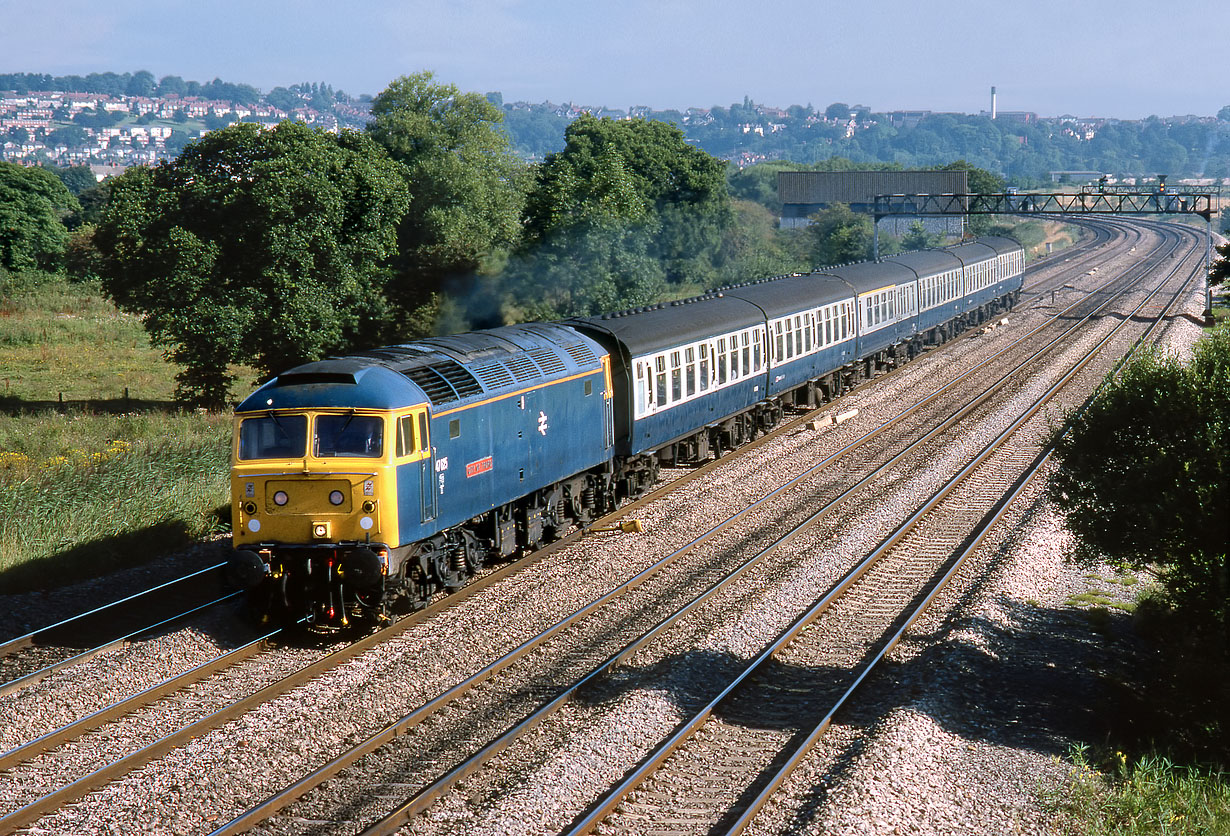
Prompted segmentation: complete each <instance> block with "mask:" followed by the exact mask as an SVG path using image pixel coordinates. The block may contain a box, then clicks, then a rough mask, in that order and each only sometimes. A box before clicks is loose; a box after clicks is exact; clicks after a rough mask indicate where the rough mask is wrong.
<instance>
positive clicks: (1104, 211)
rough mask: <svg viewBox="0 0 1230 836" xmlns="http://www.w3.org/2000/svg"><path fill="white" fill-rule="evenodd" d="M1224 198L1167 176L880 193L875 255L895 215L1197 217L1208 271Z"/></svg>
mask: <svg viewBox="0 0 1230 836" xmlns="http://www.w3.org/2000/svg"><path fill="white" fill-rule="evenodd" d="M1220 198H1221V190H1220V189H1211V188H1208V187H1204V186H1195V187H1193V186H1178V187H1173V186H1167V184H1166V179H1165V177H1161V178H1159V182H1158V183H1157V184H1156V185H1153V186H1143V187H1142V186H1109V185H1105V184H1099V185H1098V186H1086V187H1085V188H1084V189H1083V190H1082V191H1080V192H1028V193H1017V192H1004V193H1002V194H999V193H988V194H889V195H876V197H875V203H874V204H873V207H872V215H873V216H874V218H875V224H874V225H873V226H874V230H875V240H874V255H875V258H877V259H878V258H879V257H880V225H879V221H880V219H881V218H887V217H892V216H894V215H1199V216H1200V217H1202V218H1204V220H1205V247H1204V264H1205V272H1206V273H1207V272H1208V269H1209V268H1210V266H1211V265H1212V262H1213V214H1214V212H1216V211H1217V210H1218V207H1219V203H1220ZM1206 297H1207V290H1206ZM1208 307H1210V305H1209V304H1206V308H1208ZM1206 315H1207V312H1206Z"/></svg>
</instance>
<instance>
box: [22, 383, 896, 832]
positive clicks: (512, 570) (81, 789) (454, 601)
mask: <svg viewBox="0 0 1230 836" xmlns="http://www.w3.org/2000/svg"><path fill="white" fill-rule="evenodd" d="M905 368H909V367H908V366H907V367H905ZM801 423H802V419H800V420H799V421H796V422H793V423H792V424H790V425H787V426H786V427H783V428H782V429H781V430H779V431H778V433H777V434H775V436H774V437H778V436H779V435H780V434H783V433H785V434H789V433H793V432H798V431H799V426H800V424H801ZM767 441H768V440H767V439H766V440H762V441H760V442H759V443H760V444H764V443H767ZM752 449H754V447H753V448H752ZM723 462H724V463H728V460H727V459H724V460H723ZM715 466H716V465H711V466H710V467H715ZM707 472H708V471H707V470H706V469H701V470H698V471H696V472H693V473H692V474H690V475H689V479H687V480H684V483H685V484H686V482H687V481H691V480H692V479H699V478H701V477H702V476H703V475H705V473H707ZM673 489H677V488H673ZM666 490H667V489H666V488H664V489H661V490H659V491H658V492H657V493H655V494H653V495H650V496H649V497H646V498H645V499H644V500H642V501H641V502H640V503H638V504H636V505H634V506H632V507H631V508H630V509H624V510H623V512H622V513H625V514H626V513H629V512H630V511H635V510H636V509H637V508H639V507H642V506H644V505H647V504H649V503H651V502H653V501H654V500H656V499H657V498H659V497H660V496H661V495H662V494H663V492H664V491H666ZM744 539H745V541H746V540H747V538H746V537H745V538H744ZM569 542H570V541H564V542H562V543H560V544H557V545H556V546H555V547H552V549H551V550H550V551H551V552H554V551H556V550H559V549H562V548H564V547H565V546H566V545H568V544H569ZM537 559H538V558H537V557H536V558H535V559H534V560H529V561H528V562H519V563H518V564H513V565H511V566H508V567H504V569H501V570H499V571H498V572H496V573H493V574H492V575H491V576H489V577H490V578H491V580H490V581H488V580H486V579H484V580H483V581H482V582H481V583H479V584H476V585H474V586H475V587H476V588H475V589H473V590H470V591H469V593H468V595H474V594H477V593H479V592H481V591H482V590H483V589H486V588H487V587H488V586H491V585H494V584H495V583H498V582H499V580H500V579H502V578H505V577H508V576H509V575H512V574H516V573H517V572H520V571H522V570H523V569H524V568H526V567H527V566H528V565H531V563H533V562H535V561H536V560H537ZM696 571H700V570H696ZM696 571H694V572H693V575H695V573H696ZM641 582H643V580H642V581H638V582H637V583H632V582H631V581H629V584H631V586H630V588H634V587H635V586H637V585H639V583H641ZM467 589H469V588H467ZM468 595H464V596H454V598H450V599H446V601H447V602H451V603H448V604H447V605H443V606H441V607H440V609H438V610H437V609H432V610H431V611H424V612H423V613H420V614H416V616H414V617H412V618H411V619H409V620H408V622H407V623H406V624H405V626H404V627H403V628H402V629H403V630H405V629H409V628H410V627H412V626H415V625H416V624H418V623H421V622H423V621H425V620H426V619H429V618H431V617H434V615H436V614H437V613H438V612H440V611H442V610H444V609H449V608H452V607H454V606H456V605H460V604H461V603H462V601H464V600H465V598H466V597H468ZM574 625H575V622H573V623H572V624H569V625H565V626H562V627H559V628H558V629H557V630H556V633H560V632H565V631H567V630H572V629H576V628H575V626H574ZM389 638H390V635H389V634H382V636H381V637H380V638H379V639H378V640H377V641H378V642H379V641H387V640H388V639H389ZM375 643H377V642H373V643H372V644H371V645H368V646H374V644H375ZM363 649H364V648H359V649H356V650H354V651H352V652H351V655H350V656H349V657H347V658H355V657H356V656H358V655H359V654H361V653H362V652H363ZM342 661H345V660H342ZM514 661H515V660H514ZM512 664H514V662H509V663H508V664H507V665H506V666H505V667H511V666H512ZM330 665H332V663H330ZM328 669H329V667H327V666H318V667H315V668H314V669H313V670H314V673H311V674H308V675H307V676H306V679H310V678H312V677H314V676H315V677H318V676H320V675H321V674H322V673H323V672H324V671H325V670H328ZM504 669H505V668H500V669H499V670H504ZM494 673H495V671H491V672H489V673H488V674H487V675H486V676H484V677H483V678H488V677H490V676H491V675H493V674H494ZM306 679H304V680H300V681H299V682H298V683H291V684H287V685H285V686H284V687H283V686H282V685H279V686H278V688H279V689H280V690H277V694H284V693H286V692H287V691H288V690H290V689H293V688H295V687H298V684H301V683H302V681H306ZM277 694H275V693H274V692H272V691H271V692H268V693H266V694H265V697H262V698H261V699H259V700H256V701H255V702H249V703H248V704H247V709H243V710H250V709H251V708H252V706H254V705H256V704H258V703H259V702H262V701H265V698H273V697H274V696H276V695H277ZM460 696H461V692H458V693H457V694H455V695H454V697H453V699H457V698H460ZM253 699H255V696H253ZM450 701H451V700H450ZM241 713H242V710H241ZM430 713H431V712H430V711H428V712H426V713H424V714H423V715H422V716H427V714H430ZM231 716H235V715H231ZM215 720H216V722H213V723H212V726H208V727H216V726H217V725H219V724H220V723H223V722H228V721H229V717H222V716H219V717H217V718H215ZM406 728H409V726H407V727H406ZM206 730H207V727H206V726H198V727H197V728H196V729H195V731H192V732H190V733H187V734H186V736H180V737H178V738H176V739H175V740H174V741H172V742H169V743H164V744H163V749H162V751H166V749H167V748H169V747H173V746H177V745H181V744H182V743H183V742H184V741H185V740H187V739H191V738H193V737H197V736H199V735H200V734H203V733H204V731H206ZM404 731H405V728H403V729H402V730H401V731H399V732H395V733H401V732H404ZM158 756H159V754H158V753H157V752H154V753H151V754H150V755H149V757H146V756H141V758H137V759H136V760H130V761H128V764H127V767H126V768H125V769H122V770H120V771H119V772H116V773H113V774H112V775H111V776H110V777H111V779H114V778H115V777H116V776H117V775H119V774H123V773H124V772H126V771H127V770H128V769H131V768H133V767H134V766H135V765H137V764H138V762H147V761H148V760H149V759H150V758H152V757H158ZM90 789H92V787H89V786H84V785H82V786H78V787H77V788H76V789H75V790H74V792H73V793H71V794H69V795H72V796H73V797H80V796H81V795H82V794H84V793H85V792H88V791H90ZM69 795H62V796H60V797H59V798H58V799H56V801H55V802H53V803H51V804H50V806H49V807H48V808H46V809H51V808H52V807H55V806H57V805H58V804H62V803H64V802H65V800H67V799H68V797H69ZM26 815H27V819H28V816H29V815H33V813H30V814H26ZM18 821H19V820H18V819H9V820H8V822H7V823H6V821H5V820H0V830H3V829H5V828H6V827H8V826H9V825H12V826H20V825H18V824H15V823H16V822H18Z"/></svg>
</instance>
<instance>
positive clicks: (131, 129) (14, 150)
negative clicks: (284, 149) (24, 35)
mask: <svg viewBox="0 0 1230 836" xmlns="http://www.w3.org/2000/svg"><path fill="white" fill-rule="evenodd" d="M286 119H294V120H297V121H300V122H305V123H307V124H309V125H313V126H318V127H321V128H323V129H325V130H327V131H334V132H336V131H338V130H340V129H341V128H342V127H351V128H361V127H362V126H363V125H364V124H366V122H367V119H368V110H367V107H366V103H365V102H355V103H353V104H352V103H350V102H349V101H347V102H334V103H332V107H331V108H330V109H329V110H327V111H322V110H317V109H315V108H313V107H312V106H311V105H310V104H308V103H307V102H306V101H305V102H304V103H303V104H301V105H300V106H298V107H293V108H279V107H274V106H273V105H270V104H267V103H263V102H261V103H256V104H251V105H245V104H239V103H236V102H231V101H220V100H216V99H207V98H202V97H199V96H182V97H181V96H167V97H151V96H125V95H118V96H114V95H106V94H102V93H70V92H63V91H39V92H30V93H15V92H12V91H9V92H3V91H0V137H2V138H3V142H0V159H4V160H7V161H9V162H16V163H24V164H28V165H35V164H45V163H51V164H54V165H58V166H79V165H85V166H89V167H90V168H91V170H93V171H94V173H95V175H96V176H98V178H99V179H102V177H103V176H105V175H107V174H112V173H118V172H119V171H122V170H123V169H125V168H128V167H129V166H133V165H145V164H151V163H156V162H158V161H159V160H164V159H169V158H173V157H176V156H178V155H179V153H180V151H182V150H183V148H184V146H185V145H186V144H187V143H189V142H191V141H192V140H195V139H199V138H200V137H201V136H203V135H204V134H206V133H208V132H209V131H211V130H216V129H218V128H221V127H225V126H226V125H230V124H233V123H235V122H257V123H260V124H265V125H270V126H272V125H276V124H277V123H279V122H281V121H283V120H286Z"/></svg>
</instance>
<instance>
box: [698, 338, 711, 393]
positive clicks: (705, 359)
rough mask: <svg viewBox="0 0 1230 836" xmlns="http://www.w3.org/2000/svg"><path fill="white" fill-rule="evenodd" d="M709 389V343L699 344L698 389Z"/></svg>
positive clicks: (703, 390)
mask: <svg viewBox="0 0 1230 836" xmlns="http://www.w3.org/2000/svg"><path fill="white" fill-rule="evenodd" d="M708 389H709V343H701V345H700V391H702V392H705V391H707V390H708Z"/></svg>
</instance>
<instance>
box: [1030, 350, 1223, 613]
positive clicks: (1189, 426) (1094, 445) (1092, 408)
mask: <svg viewBox="0 0 1230 836" xmlns="http://www.w3.org/2000/svg"><path fill="white" fill-rule="evenodd" d="M1054 444H1055V450H1056V453H1057V455H1058V457H1059V461H1060V463H1061V467H1060V470H1059V472H1058V473H1057V474H1056V476H1055V479H1054V480H1053V482H1052V488H1051V494H1052V496H1053V498H1054V499H1055V501H1056V502H1057V504H1058V505H1059V507H1060V508H1061V509H1062V510H1063V511H1064V513H1065V520H1066V525H1067V527H1068V529H1069V530H1071V531H1072V532H1073V533H1074V534H1075V535H1076V536H1077V538H1078V542H1079V546H1080V550H1079V552H1078V556H1080V557H1083V558H1091V559H1095V560H1096V559H1099V558H1102V557H1106V558H1109V559H1111V560H1117V561H1124V562H1127V563H1129V564H1131V565H1133V566H1136V567H1148V566H1156V567H1159V569H1160V572H1161V575H1162V579H1163V582H1164V584H1165V586H1166V589H1167V590H1168V592H1169V594H1170V595H1171V596H1172V598H1173V600H1174V601H1175V602H1177V603H1178V604H1180V605H1183V606H1184V607H1186V608H1187V609H1188V610H1189V611H1193V612H1195V613H1198V614H1201V615H1205V616H1211V617H1213V618H1219V619H1221V620H1222V623H1223V626H1230V619H1228V616H1230V557H1228V554H1230V329H1228V328H1226V327H1224V326H1223V327H1221V328H1218V329H1217V330H1215V331H1213V332H1210V333H1209V334H1208V335H1207V336H1206V337H1205V338H1204V339H1203V340H1202V341H1201V342H1200V343H1199V344H1197V346H1196V349H1195V351H1194V354H1193V358H1192V361H1191V362H1190V363H1189V364H1187V365H1184V364H1182V363H1180V362H1179V361H1178V360H1177V359H1176V358H1174V357H1170V356H1165V355H1163V354H1161V353H1159V352H1157V351H1150V352H1147V353H1145V354H1144V355H1143V356H1141V357H1140V358H1139V359H1137V360H1134V361H1132V362H1130V363H1129V364H1128V365H1127V366H1125V367H1124V369H1123V370H1122V372H1121V373H1120V375H1119V376H1118V377H1116V378H1113V379H1111V380H1109V381H1108V383H1107V385H1106V386H1105V388H1104V389H1103V390H1102V392H1101V393H1100V394H1099V395H1098V396H1097V397H1096V398H1095V399H1094V400H1093V401H1092V402H1091V403H1090V404H1089V406H1088V408H1087V409H1086V410H1085V411H1084V412H1082V413H1078V414H1077V415H1075V416H1074V417H1073V418H1072V423H1071V429H1070V431H1069V432H1068V433H1067V434H1066V435H1064V434H1062V431H1060V432H1059V433H1057V434H1056V437H1055V438H1054Z"/></svg>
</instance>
